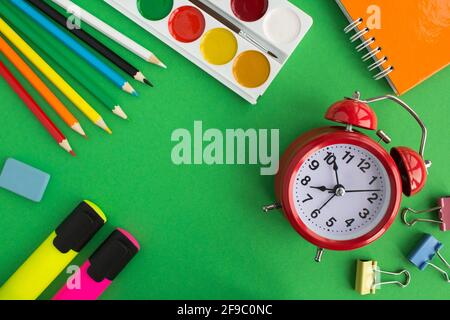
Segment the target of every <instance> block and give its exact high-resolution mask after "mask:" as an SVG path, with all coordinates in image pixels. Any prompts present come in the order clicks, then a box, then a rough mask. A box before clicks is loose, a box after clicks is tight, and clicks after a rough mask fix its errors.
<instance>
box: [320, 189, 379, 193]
mask: <svg viewBox="0 0 450 320" xmlns="http://www.w3.org/2000/svg"><path fill="white" fill-rule="evenodd" d="M371 191H372V192H376V191H381V189H373V190H345V193H347V192H371ZM328 193H334V191H329V192H328Z"/></svg>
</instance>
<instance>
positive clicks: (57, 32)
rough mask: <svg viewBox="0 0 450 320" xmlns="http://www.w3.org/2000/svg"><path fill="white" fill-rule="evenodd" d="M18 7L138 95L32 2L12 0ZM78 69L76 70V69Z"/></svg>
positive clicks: (103, 71)
mask: <svg viewBox="0 0 450 320" xmlns="http://www.w3.org/2000/svg"><path fill="white" fill-rule="evenodd" d="M10 1H11V3H13V4H14V5H15V6H16V7H17V8H19V9H20V10H22V11H23V12H24V13H25V14H27V15H28V16H29V17H30V18H32V19H33V20H34V21H36V22H37V23H38V24H39V25H41V26H42V27H43V28H44V29H46V30H47V31H48V32H49V33H50V34H52V35H53V36H54V37H55V38H57V39H58V40H59V41H60V42H62V43H63V44H64V45H65V46H67V47H68V48H70V49H71V50H72V51H73V52H75V53H76V54H77V55H79V56H80V57H81V58H83V59H84V60H85V61H86V62H88V63H89V64H90V65H91V66H92V67H94V68H95V69H97V70H98V71H99V72H101V73H102V74H103V75H104V76H106V77H107V78H108V79H110V80H111V81H112V82H113V83H114V84H115V85H117V86H118V87H119V88H121V89H122V90H124V91H126V92H128V93H131V94H132V95H137V93H136V91H135V90H134V89H133V87H132V86H131V85H130V84H129V83H128V82H127V81H126V80H125V79H124V78H122V76H120V75H119V74H118V73H117V72H116V71H114V70H113V69H111V68H110V67H109V66H108V65H107V64H105V63H104V62H103V61H101V60H100V59H99V58H97V57H96V56H95V55H94V54H92V53H91V52H90V51H88V50H87V49H86V48H85V47H83V46H82V45H80V44H79V43H78V42H76V41H75V40H74V39H73V38H71V37H70V36H69V35H68V34H66V33H64V32H63V31H62V30H60V29H59V28H58V27H57V26H56V25H55V24H54V23H53V22H51V21H50V20H49V19H47V18H46V17H45V16H44V15H42V14H41V13H40V12H39V11H37V10H36V9H34V8H33V7H32V6H31V5H30V4H28V3H27V2H26V1H24V0H10ZM74 71H76V70H74Z"/></svg>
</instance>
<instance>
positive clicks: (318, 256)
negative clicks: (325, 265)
mask: <svg viewBox="0 0 450 320" xmlns="http://www.w3.org/2000/svg"><path fill="white" fill-rule="evenodd" d="M323 251H324V250H323V248H319V247H317V251H316V256H315V257H314V261H316V262H320V260H322V255H323Z"/></svg>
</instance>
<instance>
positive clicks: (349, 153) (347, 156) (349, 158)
mask: <svg viewBox="0 0 450 320" xmlns="http://www.w3.org/2000/svg"><path fill="white" fill-rule="evenodd" d="M354 157H355V156H354V155H352V154H351V152H350V151H345V156H343V157H342V160H345V159H347V158H348V160H347V161H346V163H350V161H352V160H353V158H354Z"/></svg>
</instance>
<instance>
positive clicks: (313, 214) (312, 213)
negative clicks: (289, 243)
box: [311, 209, 320, 219]
mask: <svg viewBox="0 0 450 320" xmlns="http://www.w3.org/2000/svg"><path fill="white" fill-rule="evenodd" d="M319 214H320V210H319V209H316V210H314V211H313V212H311V218H313V219H315V218H317V217H318V216H319Z"/></svg>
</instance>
